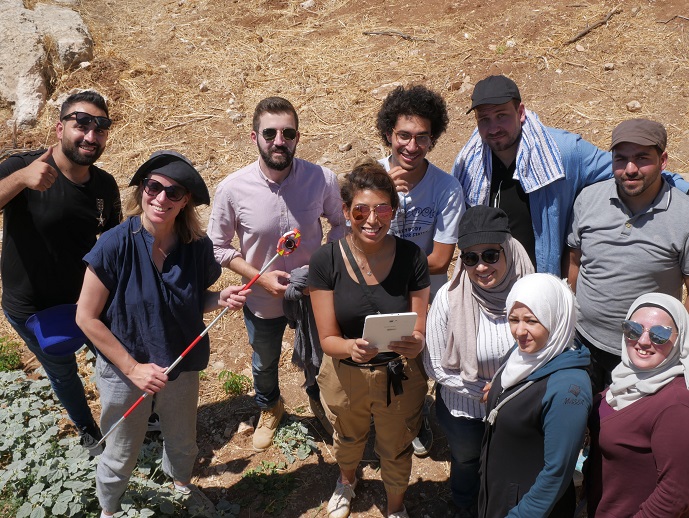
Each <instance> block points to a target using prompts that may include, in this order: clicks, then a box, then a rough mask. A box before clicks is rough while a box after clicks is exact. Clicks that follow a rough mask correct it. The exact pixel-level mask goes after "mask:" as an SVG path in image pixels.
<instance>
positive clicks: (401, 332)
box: [362, 311, 417, 353]
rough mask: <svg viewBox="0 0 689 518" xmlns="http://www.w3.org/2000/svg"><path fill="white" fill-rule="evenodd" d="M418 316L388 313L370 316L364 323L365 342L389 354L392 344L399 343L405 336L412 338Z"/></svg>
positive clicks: (412, 313) (413, 313)
mask: <svg viewBox="0 0 689 518" xmlns="http://www.w3.org/2000/svg"><path fill="white" fill-rule="evenodd" d="M416 317H417V314H416V313H415V312H413V311H411V312H409V313H386V314H384V315H369V316H367V317H366V320H365V321H364V336H363V337H362V338H363V339H364V340H366V341H368V343H369V345H370V346H375V347H377V348H378V352H380V353H385V352H389V351H390V349H388V345H390V342H398V341H400V339H401V338H402V337H403V336H411V334H412V332H413V331H414V324H416Z"/></svg>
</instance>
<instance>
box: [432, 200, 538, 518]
mask: <svg viewBox="0 0 689 518" xmlns="http://www.w3.org/2000/svg"><path fill="white" fill-rule="evenodd" d="M457 244H458V246H459V248H460V249H461V250H462V254H461V256H460V259H461V261H462V262H461V264H460V265H458V266H457V267H456V268H455V272H454V275H453V276H452V280H451V281H450V282H448V283H447V284H445V285H444V286H443V287H442V288H440V289H439V290H438V294H437V295H436V297H435V300H434V301H433V306H431V311H430V313H429V314H428V324H427V333H428V337H427V340H428V344H427V347H426V349H425V351H424V355H423V362H424V367H425V369H426V373H428V375H429V376H430V377H431V378H433V379H435V380H436V381H437V382H438V386H437V388H436V407H435V408H436V415H437V417H438V422H439V423H440V426H441V428H442V429H443V431H444V432H445V435H446V437H447V441H448V444H449V446H450V453H451V463H450V488H451V490H452V500H453V502H454V504H455V505H456V506H457V508H458V513H457V514H458V516H459V517H460V518H464V517H474V516H476V514H477V503H478V491H479V463H480V456H481V439H482V438H483V431H484V428H485V427H484V424H483V418H484V417H485V415H486V406H485V404H484V402H483V401H484V397H485V394H486V392H487V390H488V388H489V387H490V385H489V382H490V380H491V379H492V377H493V375H494V374H495V372H496V371H497V369H498V367H499V366H500V358H502V357H503V356H504V355H505V354H506V353H507V351H509V350H510V348H511V347H512V345H513V344H514V339H513V338H512V335H511V333H510V326H509V323H508V322H507V313H506V311H505V303H506V301H507V295H508V294H509V292H510V290H511V289H512V286H513V285H514V283H515V282H517V280H518V279H519V278H521V277H523V276H524V275H527V274H529V273H533V266H532V265H531V261H530V260H529V256H528V254H527V253H526V250H524V247H523V246H522V245H521V244H520V243H519V242H518V241H517V240H516V239H514V238H513V237H512V235H511V234H510V229H509V225H508V220H507V214H505V212H503V211H502V210H501V209H498V208H493V207H487V206H484V205H477V206H475V207H471V208H469V209H468V210H467V211H466V212H465V214H464V216H463V217H462V220H461V221H460V223H459V235H458V243H457Z"/></svg>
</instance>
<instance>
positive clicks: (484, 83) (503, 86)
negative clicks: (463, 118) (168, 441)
mask: <svg viewBox="0 0 689 518" xmlns="http://www.w3.org/2000/svg"><path fill="white" fill-rule="evenodd" d="M512 99H516V100H517V101H521V100H522V96H521V94H520V93H519V88H517V83H515V82H514V81H512V80H511V79H510V78H509V77H505V76H488V77H486V78H485V79H481V80H480V81H479V82H478V83H476V86H474V92H473V93H472V94H471V108H469V109H468V110H467V113H471V111H472V110H473V109H474V108H476V107H477V106H481V105H482V104H505V103H506V102H509V101H511V100H512Z"/></svg>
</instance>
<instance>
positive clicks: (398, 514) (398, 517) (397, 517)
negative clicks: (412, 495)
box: [388, 507, 409, 518]
mask: <svg viewBox="0 0 689 518" xmlns="http://www.w3.org/2000/svg"><path fill="white" fill-rule="evenodd" d="M388 518H409V515H408V514H407V508H406V507H403V508H402V510H401V511H395V512H394V513H391V514H389V515H388Z"/></svg>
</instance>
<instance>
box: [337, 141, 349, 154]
mask: <svg viewBox="0 0 689 518" xmlns="http://www.w3.org/2000/svg"><path fill="white" fill-rule="evenodd" d="M337 149H339V150H340V153H346V152H347V151H349V150H350V149H352V143H351V142H347V143H346V144H340V145H339V146H337Z"/></svg>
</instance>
